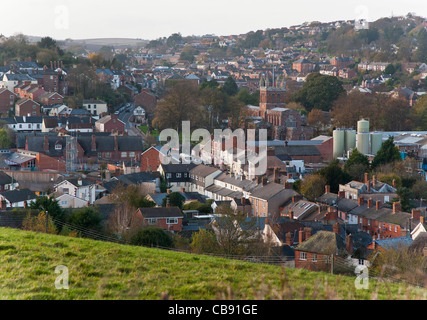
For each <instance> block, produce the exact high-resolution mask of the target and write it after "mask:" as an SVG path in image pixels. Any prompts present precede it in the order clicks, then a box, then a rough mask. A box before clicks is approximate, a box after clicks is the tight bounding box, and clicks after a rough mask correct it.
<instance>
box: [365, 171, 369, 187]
mask: <svg viewBox="0 0 427 320" xmlns="http://www.w3.org/2000/svg"><path fill="white" fill-rule="evenodd" d="M368 182H369V176H368V173H367V172H365V184H366V185H368Z"/></svg>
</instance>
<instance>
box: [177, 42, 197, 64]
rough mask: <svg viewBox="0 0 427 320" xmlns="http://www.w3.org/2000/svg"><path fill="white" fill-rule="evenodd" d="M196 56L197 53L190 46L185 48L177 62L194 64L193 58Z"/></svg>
mask: <svg viewBox="0 0 427 320" xmlns="http://www.w3.org/2000/svg"><path fill="white" fill-rule="evenodd" d="M196 54H197V51H196V50H195V49H194V47H192V46H191V45H187V46H185V47H184V48H183V49H182V51H181V55H180V56H179V60H183V61H188V62H190V63H193V62H194V56H195V55H196Z"/></svg>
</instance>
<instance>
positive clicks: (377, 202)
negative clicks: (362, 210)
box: [375, 200, 381, 211]
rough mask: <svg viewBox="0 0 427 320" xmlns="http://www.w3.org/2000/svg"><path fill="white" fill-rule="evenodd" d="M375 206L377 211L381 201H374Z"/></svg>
mask: <svg viewBox="0 0 427 320" xmlns="http://www.w3.org/2000/svg"><path fill="white" fill-rule="evenodd" d="M375 207H376V209H377V211H378V210H380V208H381V201H379V200H378V201H375Z"/></svg>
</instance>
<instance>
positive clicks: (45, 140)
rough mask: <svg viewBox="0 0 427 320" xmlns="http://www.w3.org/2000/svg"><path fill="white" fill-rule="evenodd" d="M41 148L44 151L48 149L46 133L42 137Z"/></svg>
mask: <svg viewBox="0 0 427 320" xmlns="http://www.w3.org/2000/svg"><path fill="white" fill-rule="evenodd" d="M43 150H44V151H46V152H47V151H49V137H48V136H47V135H45V136H44V138H43Z"/></svg>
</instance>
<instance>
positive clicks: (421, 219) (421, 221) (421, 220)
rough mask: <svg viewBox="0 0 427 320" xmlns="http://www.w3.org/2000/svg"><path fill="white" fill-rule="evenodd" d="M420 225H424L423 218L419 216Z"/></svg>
mask: <svg viewBox="0 0 427 320" xmlns="http://www.w3.org/2000/svg"><path fill="white" fill-rule="evenodd" d="M420 223H421V224H424V217H423V216H420Z"/></svg>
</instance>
